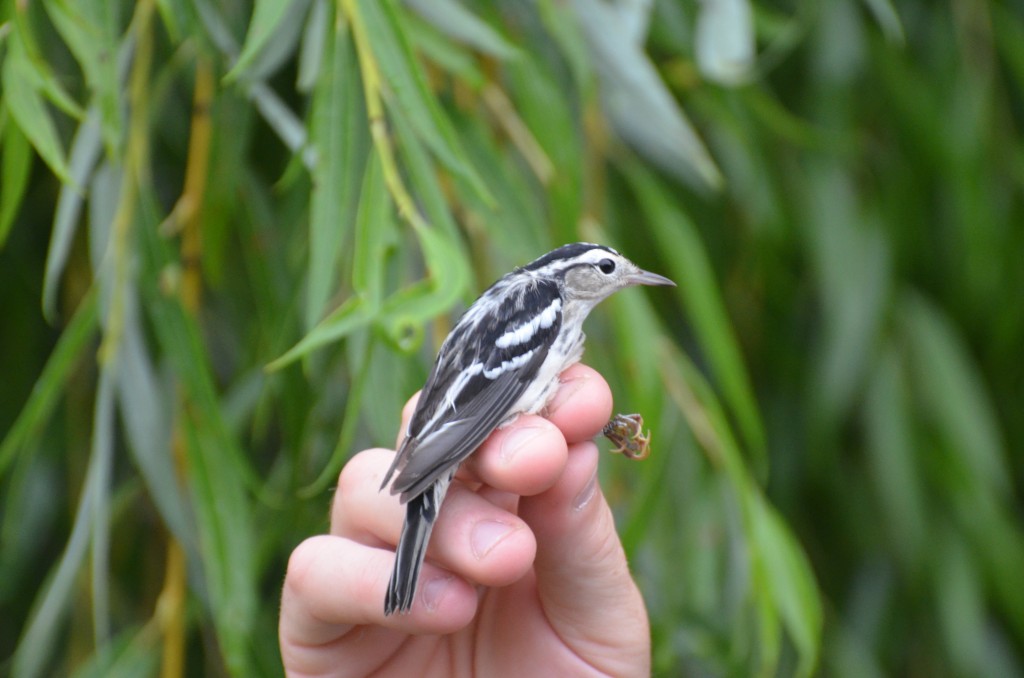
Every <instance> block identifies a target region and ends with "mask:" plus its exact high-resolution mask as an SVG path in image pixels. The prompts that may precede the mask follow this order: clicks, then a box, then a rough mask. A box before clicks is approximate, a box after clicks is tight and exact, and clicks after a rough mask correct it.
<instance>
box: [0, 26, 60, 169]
mask: <svg viewBox="0 0 1024 678" xmlns="http://www.w3.org/2000/svg"><path fill="white" fill-rule="evenodd" d="M0 80H2V81H3V90H4V103H5V104H6V106H7V110H8V111H10V113H11V117H12V118H13V119H14V122H15V123H16V124H17V125H18V127H20V128H21V131H22V132H23V133H24V135H25V136H26V137H27V138H28V140H29V142H30V143H31V144H32V146H33V147H34V148H35V149H36V152H37V153H39V156H40V157H41V158H42V159H43V162H45V163H46V164H47V165H48V166H49V167H50V170H51V171H52V172H53V173H54V174H55V175H57V177H58V178H59V179H60V180H61V181H63V182H65V183H70V182H71V173H70V170H69V169H68V163H67V160H66V158H65V155H64V147H63V146H62V145H61V142H60V139H59V138H58V136H57V128H56V127H55V126H54V123H53V118H52V117H51V116H50V111H49V109H47V107H46V103H45V101H44V100H43V97H42V95H41V94H40V90H39V78H38V75H37V73H36V72H35V70H34V68H33V66H32V64H31V62H30V61H29V57H28V55H27V54H26V53H25V50H24V47H23V46H21V41H20V39H19V37H18V34H17V33H13V34H12V35H11V39H10V40H9V47H8V50H7V56H6V57H5V58H4V61H3V70H2V72H0Z"/></svg>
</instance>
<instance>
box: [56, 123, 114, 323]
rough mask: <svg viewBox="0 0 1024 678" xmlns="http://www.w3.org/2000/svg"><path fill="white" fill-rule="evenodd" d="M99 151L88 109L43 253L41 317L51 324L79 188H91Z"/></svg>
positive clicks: (72, 233) (97, 128)
mask: <svg viewBox="0 0 1024 678" xmlns="http://www.w3.org/2000/svg"><path fill="white" fill-rule="evenodd" d="M101 150H102V139H101V136H100V111H99V109H98V108H97V107H91V108H90V109H89V113H88V115H86V117H85V120H84V121H83V122H82V124H81V125H80V126H79V128H78V132H77V133H76V134H75V139H74V141H72V142H71V166H70V172H71V182H70V183H66V184H64V185H63V186H61V191H60V195H59V196H58V197H57V211H56V214H55V215H54V218H53V232H52V234H51V235H50V248H49V250H48V251H47V253H46V270H45V272H44V273H43V314H44V315H45V316H46V317H47V319H49V320H50V322H53V320H54V318H55V317H56V314H57V288H58V284H59V282H60V277H61V275H62V274H63V273H64V265H65V264H66V263H67V260H68V254H69V253H70V252H71V244H72V243H73V242H74V238H75V232H76V230H77V228H78V223H79V215H80V214H81V211H82V202H83V200H84V199H85V195H84V194H83V192H82V191H83V189H82V187H83V186H88V185H89V184H90V177H91V175H92V171H93V168H94V167H95V166H96V160H97V159H98V158H99V155H100V151H101Z"/></svg>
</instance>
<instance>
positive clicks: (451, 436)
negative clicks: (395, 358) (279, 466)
mask: <svg viewBox="0 0 1024 678" xmlns="http://www.w3.org/2000/svg"><path fill="white" fill-rule="evenodd" d="M672 284H674V283H672V281H671V280H669V279H668V278H664V277H662V276H660V275H656V274H654V273H649V272H647V271H643V270H641V269H640V268H638V267H637V266H636V265H635V264H633V263H632V262H631V261H629V260H628V259H626V258H625V257H623V256H622V255H621V254H619V253H618V252H616V251H615V250H613V249H611V248H608V247H604V246H602V245H594V244H590V243H573V244H571V245H564V246H562V247H559V248H558V249H556V250H553V251H551V252H549V253H547V254H545V255H544V256H542V257H540V258H539V259H537V260H535V261H533V262H531V263H529V264H527V265H526V266H523V267H522V268H517V269H516V270H514V271H513V272H511V273H509V274H508V275H506V276H505V277H503V278H501V279H500V280H498V281H497V282H496V283H494V284H493V285H491V287H490V288H489V289H488V290H487V291H486V292H484V293H483V294H482V295H481V296H480V298H479V299H477V300H476V301H475V302H474V303H473V305H472V306H470V307H469V309H468V310H467V311H466V312H465V313H464V314H463V315H462V317H461V318H460V319H459V322H458V323H457V324H456V325H455V328H454V329H453V330H452V331H451V333H450V334H449V335H448V337H447V339H445V341H444V344H442V346H441V350H440V352H439V353H438V355H437V360H436V362H435V363H434V367H433V369H432V370H431V372H430V376H429V377H428V378H427V383H426V385H425V386H424V388H423V392H422V393H421V394H420V399H419V402H418V403H417V405H416V410H415V411H414V412H413V415H412V419H411V420H410V422H409V428H408V430H407V432H406V437H405V440H404V441H403V442H402V444H401V446H400V447H399V448H398V455H397V456H396V457H395V461H394V463H393V464H392V465H391V468H390V469H388V472H387V474H386V475H385V477H384V482H383V483H382V484H381V489H383V488H384V487H386V486H387V484H388V482H389V481H390V480H391V478H392V476H393V475H394V474H395V473H396V472H397V476H395V479H394V483H392V485H391V493H392V494H401V495H402V496H401V499H402V502H403V503H407V507H406V518H405V525H404V526H403V527H402V535H401V537H400V539H399V542H398V549H397V553H396V557H395V568H394V571H393V572H392V574H391V582H390V583H389V585H388V592H387V597H386V599H385V601H384V613H385V614H391V613H392V612H394V611H396V610H397V611H399V612H407V611H408V610H409V609H410V608H411V607H412V603H413V599H414V598H415V595H416V587H417V583H418V581H419V575H420V568H421V566H422V565H423V557H424V555H425V554H426V550H427V543H428V541H429V540H430V532H431V529H432V528H433V526H434V521H435V520H436V519H437V513H438V510H439V509H440V506H441V502H442V501H443V500H444V496H445V493H446V492H447V490H448V485H449V483H450V482H451V480H452V478H453V477H454V475H455V471H456V469H457V468H458V466H459V464H460V463H461V462H462V460H463V459H465V458H466V457H468V456H469V455H470V454H472V452H473V451H474V450H475V449H476V448H477V447H478V446H479V445H480V443H482V442H483V441H484V439H485V438H487V436H488V435H490V433H491V432H492V431H493V430H494V429H496V428H497V427H498V426H500V425H502V424H504V423H507V422H510V421H511V420H512V419H514V418H515V417H516V416H517V415H519V414H523V413H531V414H533V413H537V412H540V411H541V410H542V409H543V408H544V407H545V406H546V405H547V403H548V400H550V398H551V396H552V395H554V392H555V390H556V389H557V387H558V375H559V374H560V373H561V372H562V371H563V370H564V369H565V368H567V367H569V366H570V365H572V364H573V363H575V362H577V361H578V360H579V359H580V356H581V355H582V354H583V340H584V338H585V337H584V334H583V329H582V327H583V321H584V320H585V319H586V317H587V314H589V313H590V311H591V309H593V308H594V306H595V305H597V304H598V303H599V302H600V301H601V300H603V299H605V298H606V297H608V296H609V295H610V294H612V293H613V292H615V291H616V290H620V289H622V288H624V287H629V286H631V285H672Z"/></svg>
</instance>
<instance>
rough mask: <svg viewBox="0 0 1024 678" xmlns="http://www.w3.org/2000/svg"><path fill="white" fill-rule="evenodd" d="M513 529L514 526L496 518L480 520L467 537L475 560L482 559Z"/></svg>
mask: <svg viewBox="0 0 1024 678" xmlns="http://www.w3.org/2000/svg"><path fill="white" fill-rule="evenodd" d="M513 531H515V528H514V527H512V526H511V525H508V524H506V523H499V522H498V521H496V520H481V521H480V522H479V523H477V524H476V525H474V526H473V532H472V533H471V534H470V537H469V544H470V547H471V548H472V549H473V555H474V556H476V559H477V560H482V559H483V557H484V556H486V555H487V554H488V553H489V552H490V550H491V549H493V548H494V546H495V545H496V544H497V543H498V542H499V541H501V540H502V539H504V538H505V537H507V536H508V535H509V534H511V533H512V532H513Z"/></svg>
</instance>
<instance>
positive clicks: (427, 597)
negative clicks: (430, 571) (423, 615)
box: [423, 575, 455, 611]
mask: <svg viewBox="0 0 1024 678" xmlns="http://www.w3.org/2000/svg"><path fill="white" fill-rule="evenodd" d="M454 578H455V577H453V576H452V575H448V576H441V577H434V578H433V579H430V580H429V581H426V582H424V584H423V606H424V607H426V608H427V609H428V610H430V611H434V610H436V609H437V606H438V604H439V603H440V602H441V599H442V598H444V594H445V591H446V590H447V589H448V584H450V583H451V581H452V579H454Z"/></svg>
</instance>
